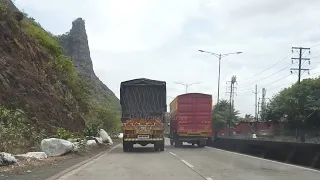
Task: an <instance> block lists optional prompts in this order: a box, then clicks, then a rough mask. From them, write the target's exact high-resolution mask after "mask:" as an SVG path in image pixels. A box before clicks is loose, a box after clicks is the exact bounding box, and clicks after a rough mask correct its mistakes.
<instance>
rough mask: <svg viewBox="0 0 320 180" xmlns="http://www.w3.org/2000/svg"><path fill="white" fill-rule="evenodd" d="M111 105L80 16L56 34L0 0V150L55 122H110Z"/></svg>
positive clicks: (70, 126)
mask: <svg viewBox="0 0 320 180" xmlns="http://www.w3.org/2000/svg"><path fill="white" fill-rule="evenodd" d="M60 42H61V44H62V46H63V47H62V46H61V44H60ZM84 77H85V78H84ZM92 99H93V100H94V101H93V102H92ZM95 104H100V105H102V106H97V105H95ZM106 105H108V106H106ZM114 109H117V110H119V109H120V105H119V100H118V99H117V98H116V96H115V95H114V93H113V92H112V91H110V89H108V88H107V86H105V85H104V84H103V83H102V82H101V81H100V80H99V79H98V77H97V76H96V75H95V74H94V71H93V67H92V61H91V58H90V51H89V47H88V40H87V35H86V32H85V27H84V21H83V20H82V19H78V20H76V21H75V22H73V27H72V29H71V31H70V33H69V34H67V35H63V36H59V37H57V36H54V35H52V34H51V33H49V32H46V31H45V30H44V29H43V28H42V27H41V25H40V24H39V23H37V22H36V21H35V20H34V19H33V18H32V17H28V15H27V14H26V13H22V12H20V11H19V10H18V9H17V8H16V7H15V6H14V4H13V3H12V1H10V0H0V152H1V151H4V150H8V148H9V147H11V149H16V148H20V147H21V146H32V144H31V143H25V142H34V140H37V139H39V138H40V135H43V134H44V135H45V136H51V135H54V134H55V133H56V129H57V128H58V127H60V128H64V129H66V130H69V131H71V132H74V133H76V132H77V134H81V133H82V134H83V132H84V129H85V127H86V126H87V125H86V123H87V122H88V119H95V123H98V124H97V125H106V124H107V125H108V127H113V126H111V125H112V123H113V122H117V119H116V118H117V117H116V116H115V114H116V113H115V112H114ZM117 113H118V112H117ZM32 138H33V139H32ZM22 139H25V140H29V141H22ZM31 139H32V140H31ZM19 142H23V143H22V144H18V143H19Z"/></svg>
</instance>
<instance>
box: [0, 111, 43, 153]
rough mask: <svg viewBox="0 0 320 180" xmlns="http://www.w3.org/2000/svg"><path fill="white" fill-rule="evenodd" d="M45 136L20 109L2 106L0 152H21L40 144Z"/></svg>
mask: <svg viewBox="0 0 320 180" xmlns="http://www.w3.org/2000/svg"><path fill="white" fill-rule="evenodd" d="M44 137H45V131H44V130H40V131H39V130H37V129H36V128H35V127H34V126H33V125H32V124H31V123H30V120H29V119H28V116H27V115H26V114H25V113H24V112H23V111H22V110H20V109H16V110H9V109H6V108H5V107H2V106H0V152H11V153H19V152H21V151H23V149H31V148H33V147H35V146H38V145H39V143H40V141H41V140H42V138H44Z"/></svg>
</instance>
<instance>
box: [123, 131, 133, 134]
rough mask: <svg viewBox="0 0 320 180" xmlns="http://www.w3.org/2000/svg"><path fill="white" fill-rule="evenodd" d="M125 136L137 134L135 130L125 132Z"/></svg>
mask: <svg viewBox="0 0 320 180" xmlns="http://www.w3.org/2000/svg"><path fill="white" fill-rule="evenodd" d="M124 134H135V130H125V131H124Z"/></svg>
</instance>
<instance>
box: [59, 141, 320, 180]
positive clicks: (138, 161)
mask: <svg viewBox="0 0 320 180" xmlns="http://www.w3.org/2000/svg"><path fill="white" fill-rule="evenodd" d="M168 143H169V142H168V140H166V149H165V151H164V152H154V151H153V146H151V145H150V146H146V147H140V146H135V147H136V148H135V150H134V152H129V153H124V152H123V151H122V146H121V145H119V146H116V147H115V148H114V149H113V150H112V151H110V152H109V153H106V154H105V155H102V156H100V157H99V158H97V159H96V160H93V161H91V162H90V163H88V164H85V165H84V166H81V167H80V168H78V169H75V170H73V171H71V172H69V173H67V174H65V175H64V176H63V177H61V178H60V179H59V180H106V179H112V180H203V179H205V180H251V179H252V180H269V179H274V180H319V177H320V171H317V170H313V169H308V168H304V167H299V166H294V165H288V164H283V163H279V162H274V161H270V160H265V159H260V158H255V157H251V156H247V155H242V154H237V153H232V152H227V151H223V150H218V149H214V148H209V147H205V148H198V147H196V146H194V147H192V146H191V145H188V144H186V145H185V146H184V147H181V148H175V147H173V146H170V145H169V144H168Z"/></svg>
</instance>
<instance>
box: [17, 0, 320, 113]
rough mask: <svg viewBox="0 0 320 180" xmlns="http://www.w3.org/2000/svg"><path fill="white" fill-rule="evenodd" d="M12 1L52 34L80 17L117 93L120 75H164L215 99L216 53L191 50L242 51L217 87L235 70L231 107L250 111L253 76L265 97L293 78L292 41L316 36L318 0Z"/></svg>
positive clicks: (304, 42) (176, 90)
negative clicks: (264, 91) (213, 54)
mask: <svg viewBox="0 0 320 180" xmlns="http://www.w3.org/2000/svg"><path fill="white" fill-rule="evenodd" d="M16 4H17V5H18V7H19V8H22V9H25V11H26V12H28V13H29V15H31V16H33V17H34V18H35V19H36V20H38V21H39V22H40V23H41V24H42V25H43V26H44V27H45V28H46V29H48V30H50V31H51V32H53V33H55V34H62V33H64V32H66V31H68V30H69V29H70V28H71V21H72V20H74V19H76V18H77V17H83V18H84V19H85V20H86V28H87V33H88V37H89V45H90V48H91V55H92V59H93V65H94V70H95V72H96V74H97V75H98V77H99V78H100V79H101V80H102V81H103V82H104V83H105V84H106V85H107V86H108V87H109V88H110V89H112V90H113V91H114V92H115V94H116V95H117V96H118V97H119V86H120V82H121V81H124V80H128V79H132V78H137V77H147V78H153V79H159V80H165V81H167V84H168V95H169V96H172V97H174V96H176V95H179V94H181V93H184V92H185V88H184V87H183V86H182V85H178V84H175V83H174V82H177V81H181V82H184V83H193V82H198V81H199V82H201V83H200V84H196V85H192V86H190V88H189V92H203V93H208V94H213V97H214V99H215V100H216V98H217V81H218V59H217V58H216V57H214V56H211V55H209V54H203V53H200V52H198V51H197V50H198V49H204V50H208V51H212V52H214V53H222V54H223V53H229V52H235V51H243V52H244V53H243V54H240V55H230V56H227V57H225V58H223V59H222V61H221V89H220V98H226V99H228V94H226V92H227V91H228V90H227V86H228V85H227V84H226V81H228V80H229V79H230V78H231V77H232V75H236V76H237V79H238V85H237V87H238V89H237V94H238V95H237V96H236V98H235V108H237V109H239V110H240V112H241V113H242V114H245V113H250V114H254V103H255V102H254V99H255V97H254V93H253V90H254V88H255V84H257V85H258V89H259V90H260V91H261V88H263V87H265V88H266V89H267V97H268V98H271V97H272V95H273V94H275V93H277V92H278V91H279V90H281V88H284V87H287V86H289V85H290V84H292V83H293V82H296V80H297V76H296V75H295V74H293V75H290V70H289V69H290V68H292V67H297V64H291V60H290V58H291V57H293V56H296V54H293V55H292V54H291V47H292V46H302V47H311V46H313V45H316V44H319V43H320V40H319V37H320V30H319V29H320V23H319V21H318V17H319V15H320V12H319V11H318V9H317V7H319V5H320V2H318V1H316V0H308V1H292V0H283V1H278V0H260V1H256V0H244V1H239V0H175V1H169V0H153V1H151V0H135V1H131V0H95V1H85V0H82V1H80V0H68V1H62V0H56V1H48V2H47V1H40V0H28V1H25V0H16ZM311 50H312V54H311V55H310V56H311V57H313V56H317V55H320V46H317V47H314V48H312V49H311ZM319 59H320V58H319V57H317V58H314V59H312V63H311V65H307V64H305V65H306V67H307V68H310V69H312V70H311V72H310V73H311V74H313V73H316V72H319V70H320V66H319V65H320V64H317V61H318V62H320V60H319ZM276 62H279V63H278V64H276V65H275V66H273V67H272V68H269V69H268V70H266V71H264V70H265V69H266V68H268V67H270V66H271V65H273V64H275V63H276ZM290 64H291V65H290ZM262 71H263V72H262ZM259 72H262V73H259ZM286 76H287V77H286ZM314 76H316V74H313V75H310V76H307V73H305V74H304V77H305V78H306V77H314ZM266 77H268V78H266ZM258 97H259V98H260V97H261V93H259V94H258ZM171 100H172V98H170V97H168V101H171ZM168 104H169V102H168Z"/></svg>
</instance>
